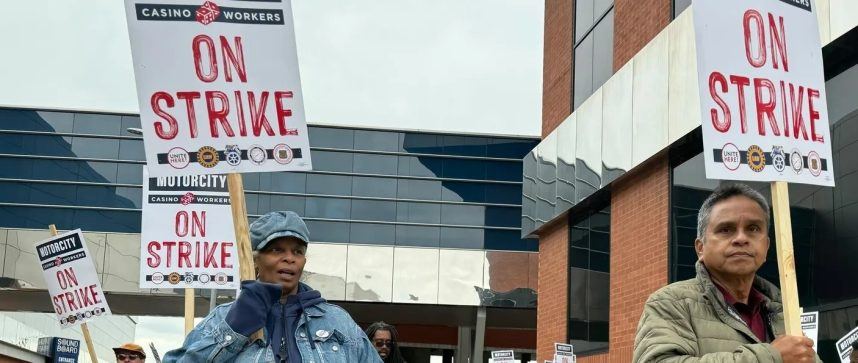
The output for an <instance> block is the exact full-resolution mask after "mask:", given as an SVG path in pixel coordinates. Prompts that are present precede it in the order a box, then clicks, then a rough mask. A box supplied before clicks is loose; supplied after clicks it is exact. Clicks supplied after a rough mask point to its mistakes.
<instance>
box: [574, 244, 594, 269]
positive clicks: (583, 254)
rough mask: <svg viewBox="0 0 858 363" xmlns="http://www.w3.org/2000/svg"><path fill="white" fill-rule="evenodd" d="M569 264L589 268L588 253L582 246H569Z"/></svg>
mask: <svg viewBox="0 0 858 363" xmlns="http://www.w3.org/2000/svg"><path fill="white" fill-rule="evenodd" d="M569 266H572V267H578V268H583V269H588V268H590V253H589V251H587V250H586V249H583V248H574V247H573V248H571V249H570V250H569Z"/></svg>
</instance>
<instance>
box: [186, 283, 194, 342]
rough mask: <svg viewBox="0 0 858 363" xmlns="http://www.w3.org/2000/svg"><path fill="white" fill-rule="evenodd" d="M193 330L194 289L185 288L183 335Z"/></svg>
mask: <svg viewBox="0 0 858 363" xmlns="http://www.w3.org/2000/svg"><path fill="white" fill-rule="evenodd" d="M191 330H194V289H191V288H186V289H185V335H188V334H190V332H191Z"/></svg>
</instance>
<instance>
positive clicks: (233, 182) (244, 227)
mask: <svg viewBox="0 0 858 363" xmlns="http://www.w3.org/2000/svg"><path fill="white" fill-rule="evenodd" d="M227 184H228V187H229V204H230V207H232V223H233V227H234V228H235V238H236V240H237V242H238V261H239V262H238V268H239V275H240V276H241V281H244V280H255V279H256V269H255V268H254V264H253V252H252V249H251V248H250V227H249V225H248V223H247V205H246V204H245V202H244V182H243V181H242V179H241V174H238V173H235V172H233V173H229V174H227ZM257 339H264V335H263V332H262V329H260V330H259V331H257V332H256V333H253V334H252V335H251V336H250V340H251V341H255V340H257Z"/></svg>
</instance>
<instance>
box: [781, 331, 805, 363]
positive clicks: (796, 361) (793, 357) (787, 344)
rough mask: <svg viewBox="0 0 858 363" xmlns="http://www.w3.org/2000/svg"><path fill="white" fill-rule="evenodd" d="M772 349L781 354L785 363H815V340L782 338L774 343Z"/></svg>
mask: <svg viewBox="0 0 858 363" xmlns="http://www.w3.org/2000/svg"><path fill="white" fill-rule="evenodd" d="M772 347H773V348H775V349H777V351H778V352H780V353H781V357H782V358H783V360H784V363H804V362H811V363H812V362H815V361H816V355H815V353H814V352H813V340H810V338H807V337H795V336H790V335H784V336H780V337H778V338H777V339H775V341H773V342H772Z"/></svg>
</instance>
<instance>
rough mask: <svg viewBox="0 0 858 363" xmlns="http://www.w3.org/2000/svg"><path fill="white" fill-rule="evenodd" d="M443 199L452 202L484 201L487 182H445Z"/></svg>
mask: <svg viewBox="0 0 858 363" xmlns="http://www.w3.org/2000/svg"><path fill="white" fill-rule="evenodd" d="M441 199H442V200H446V201H451V202H471V203H482V202H484V201H485V199H486V184H483V183H470V182H444V188H443V190H442V195H441Z"/></svg>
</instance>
